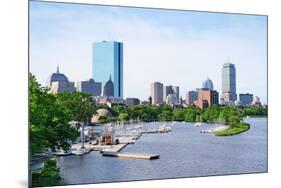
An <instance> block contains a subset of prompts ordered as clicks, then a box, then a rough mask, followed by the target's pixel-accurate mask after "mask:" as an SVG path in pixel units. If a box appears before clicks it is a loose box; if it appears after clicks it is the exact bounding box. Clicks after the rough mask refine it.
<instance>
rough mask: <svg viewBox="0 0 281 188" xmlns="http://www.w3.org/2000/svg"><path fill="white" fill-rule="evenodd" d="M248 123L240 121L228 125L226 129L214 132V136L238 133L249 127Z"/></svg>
mask: <svg viewBox="0 0 281 188" xmlns="http://www.w3.org/2000/svg"><path fill="white" fill-rule="evenodd" d="M250 127H251V126H250V124H248V123H245V122H240V123H238V124H235V125H230V127H229V128H228V129H226V130H222V131H217V132H215V135H216V136H232V135H235V134H240V133H242V132H245V131H247V130H249V129H250Z"/></svg>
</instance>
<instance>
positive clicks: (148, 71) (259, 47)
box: [29, 1, 267, 103]
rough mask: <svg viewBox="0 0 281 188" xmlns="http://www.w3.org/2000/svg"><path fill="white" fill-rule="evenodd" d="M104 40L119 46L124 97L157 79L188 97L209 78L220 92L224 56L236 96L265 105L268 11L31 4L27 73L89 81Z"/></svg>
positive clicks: (141, 92) (144, 90)
mask: <svg viewBox="0 0 281 188" xmlns="http://www.w3.org/2000/svg"><path fill="white" fill-rule="evenodd" d="M103 40H107V41H108V40H110V41H112V40H114V41H119V42H123V44H124V98H126V97H137V98H140V99H141V100H147V98H148V96H149V95H150V93H149V92H150V83H152V82H155V81H158V82H161V83H163V84H164V85H175V86H179V87H180V95H181V96H182V97H183V98H185V93H186V92H187V91H189V90H195V89H196V88H200V87H202V83H203V81H204V80H205V79H206V78H207V77H209V78H210V79H211V80H212V81H213V83H214V89H215V90H217V91H218V92H219V93H220V94H221V69H222V66H223V64H224V63H226V62H227V59H228V58H229V59H230V62H231V63H234V64H235V67H236V83H237V84H236V88H237V94H239V93H252V94H254V95H255V96H259V97H260V99H261V101H262V102H263V103H266V102H267V17H266V16H255V15H239V14H223V13H208V12H194V11H176V10H163V9H143V8H127V7H112V6H99V5H82V4H65V3H50V2H35V1H34V2H33V1H31V2H30V62H29V63H30V71H31V72H32V73H33V74H34V75H35V76H36V78H37V79H38V81H39V83H41V84H42V85H46V82H47V79H48V77H49V76H50V75H51V74H52V73H54V72H56V67H57V66H59V67H60V72H62V73H64V74H65V75H66V76H67V77H68V78H69V80H70V81H74V82H76V81H82V80H88V79H90V78H91V76H92V43H93V42H100V41H103ZM96 81H99V80H96Z"/></svg>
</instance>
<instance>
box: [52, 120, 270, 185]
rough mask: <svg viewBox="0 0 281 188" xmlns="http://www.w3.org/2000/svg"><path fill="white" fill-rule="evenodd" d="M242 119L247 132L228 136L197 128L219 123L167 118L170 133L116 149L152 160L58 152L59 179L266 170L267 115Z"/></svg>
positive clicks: (97, 180)
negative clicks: (60, 154)
mask: <svg viewBox="0 0 281 188" xmlns="http://www.w3.org/2000/svg"><path fill="white" fill-rule="evenodd" d="M245 121H246V122H248V123H250V124H251V129H250V130H249V131H247V132H245V133H242V134H239V135H235V136H228V137H219V136H215V135H213V134H202V133H200V130H202V129H207V128H210V127H212V128H213V127H215V126H216V127H217V126H219V125H214V124H203V125H201V126H200V127H199V128H196V127H194V123H182V122H169V123H166V126H170V127H171V128H172V132H170V133H168V134H144V135H142V136H141V137H140V139H139V140H137V141H136V143H135V144H131V145H128V146H127V147H126V148H125V149H124V150H122V152H136V153H153V154H160V159H156V160H136V159H124V158H113V157H102V155H101V154H100V153H99V152H91V153H90V154H87V155H83V156H74V155H72V156H66V157H58V158H57V161H58V165H59V167H60V175H61V177H62V184H84V183H101V182H114V181H131V180H148V179H163V178H179V177H195V176H209V175H224V174H241V173H255V172H267V118H248V119H245ZM161 124H163V123H159V122H157V123H149V124H148V125H147V126H151V127H154V128H156V127H159V126H160V125H161Z"/></svg>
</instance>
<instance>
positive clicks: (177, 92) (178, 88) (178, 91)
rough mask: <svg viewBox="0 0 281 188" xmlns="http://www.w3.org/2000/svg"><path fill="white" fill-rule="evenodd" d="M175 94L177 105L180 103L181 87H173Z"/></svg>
mask: <svg viewBox="0 0 281 188" xmlns="http://www.w3.org/2000/svg"><path fill="white" fill-rule="evenodd" d="M173 91H174V94H176V96H177V103H179V101H180V87H179V86H173Z"/></svg>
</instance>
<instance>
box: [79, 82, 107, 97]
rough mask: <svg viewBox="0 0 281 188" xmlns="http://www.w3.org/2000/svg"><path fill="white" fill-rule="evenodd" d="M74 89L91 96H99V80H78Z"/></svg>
mask: <svg viewBox="0 0 281 188" xmlns="http://www.w3.org/2000/svg"><path fill="white" fill-rule="evenodd" d="M76 90H77V91H79V92H84V93H89V94H91V95H92V96H100V95H101V82H95V80H94V79H90V80H88V81H80V82H77V83H76Z"/></svg>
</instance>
